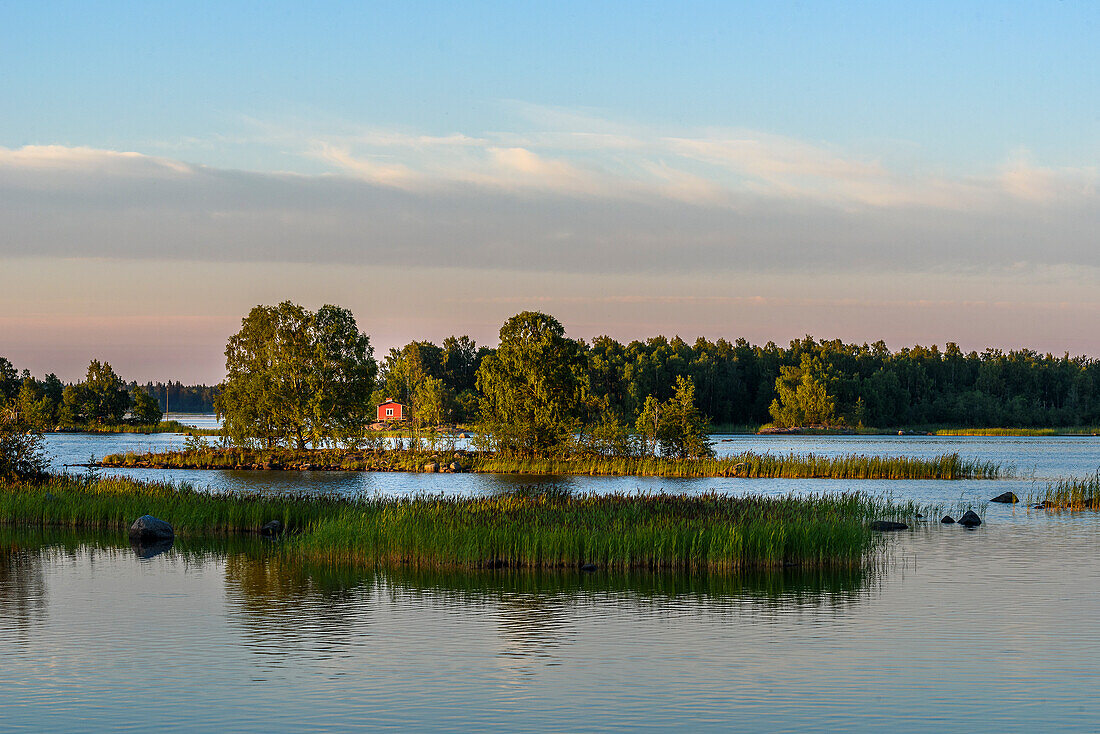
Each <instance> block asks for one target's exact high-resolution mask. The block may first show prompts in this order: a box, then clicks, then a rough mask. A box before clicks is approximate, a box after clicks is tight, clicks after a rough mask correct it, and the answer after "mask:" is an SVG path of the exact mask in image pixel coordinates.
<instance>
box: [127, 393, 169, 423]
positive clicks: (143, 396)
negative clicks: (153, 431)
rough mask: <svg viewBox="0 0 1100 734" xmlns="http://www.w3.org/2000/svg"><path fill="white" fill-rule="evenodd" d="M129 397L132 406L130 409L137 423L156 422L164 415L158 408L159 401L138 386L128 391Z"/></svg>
mask: <svg viewBox="0 0 1100 734" xmlns="http://www.w3.org/2000/svg"><path fill="white" fill-rule="evenodd" d="M130 399H131V401H132V403H133V406H134V407H133V409H132V412H133V414H134V420H135V421H137V422H138V423H142V424H145V425H151V424H157V423H160V419H161V418H163V417H164V412H163V411H162V410H161V409H160V403H158V402H157V401H156V398H154V397H153V396H152V395H150V394H149V393H147V392H145V391H144V390H142V389H141V388H140V387H135V388H134V389H133V390H132V391H131V392H130Z"/></svg>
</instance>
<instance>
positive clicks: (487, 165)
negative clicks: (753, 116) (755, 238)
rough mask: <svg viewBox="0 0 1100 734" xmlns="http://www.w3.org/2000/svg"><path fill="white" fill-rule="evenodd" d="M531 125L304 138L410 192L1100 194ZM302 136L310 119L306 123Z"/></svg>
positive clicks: (865, 204) (981, 204)
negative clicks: (477, 188)
mask: <svg viewBox="0 0 1100 734" xmlns="http://www.w3.org/2000/svg"><path fill="white" fill-rule="evenodd" d="M512 107H513V108H514V109H515V111H516V112H517V113H518V114H519V115H520V117H522V118H523V120H524V121H525V124H526V125H527V127H525V128H524V131H523V132H507V131H505V132H500V131H495V132H479V133H477V134H463V133H453V134H448V135H426V134H417V133H410V132H407V131H393V130H378V129H368V130H362V131H356V130H353V129H348V128H347V127H346V126H343V127H342V128H341V129H340V130H339V131H338V132H337V133H334V134H324V133H323V132H313V133H310V134H308V135H306V136H305V137H304V138H303V139H302V141H301V143H300V147H301V148H302V149H303V151H305V152H306V154H307V155H310V156H313V157H315V158H318V159H321V160H323V161H325V162H326V163H327V164H329V165H331V166H332V170H333V171H334V172H341V173H345V174H348V175H353V176H356V177H359V178H362V179H363V180H366V181H370V182H372V183H377V184H380V185H384V186H393V187H396V188H401V189H406V190H414V189H419V190H429V189H435V190H439V189H441V188H446V187H448V186H453V185H474V186H482V187H486V188H498V189H506V190H512V191H537V192H552V193H556V194H560V195H563V196H579V197H591V196H597V197H605V198H612V199H621V198H630V199H635V200H640V199H647V198H653V197H657V198H667V199H671V200H679V201H698V202H700V203H704V204H706V205H709V206H726V207H739V206H743V204H744V199H745V197H746V196H753V197H763V198H767V199H771V200H774V201H786V202H792V203H799V202H812V203H817V204H821V205H826V206H834V207H839V208H842V209H852V208H856V209H859V208H909V207H916V208H926V209H944V210H951V211H961V210H968V209H974V208H981V209H988V208H991V207H996V206H998V205H999V204H1003V202H1004V200H1006V199H1024V200H1028V201H1045V202H1048V203H1049V202H1051V201H1053V200H1054V199H1056V198H1057V199H1060V200H1062V201H1065V200H1066V199H1067V198H1078V199H1079V198H1082V197H1084V198H1090V197H1095V195H1096V186H1097V181H1098V178H1100V176H1098V173H1097V171H1096V170H1095V169H1089V168H1081V169H1073V170H1065V169H1063V170H1054V169H1043V168H1038V167H1035V166H1032V165H1029V164H1028V163H1027V162H1026V161H1025V160H1024V159H1022V158H1021V157H1020V156H1019V155H1018V154H1016V153H1013V154H1012V155H1011V156H1010V157H1009V159H1008V161H1007V162H1006V164H1005V165H1004V166H1003V167H1002V168H1001V169H999V170H991V171H988V172H973V173H971V174H970V175H966V176H960V177H954V178H953V177H949V176H946V175H944V174H942V173H940V172H938V171H936V170H931V171H920V170H911V169H910V170H906V169H900V168H897V167H892V166H891V165H890V164H889V163H888V162H884V161H882V160H880V159H878V158H875V157H869V156H865V155H861V154H859V153H858V152H849V151H844V150H841V149H838V148H837V147H835V146H830V145H827V144H821V143H812V142H807V141H802V140H796V139H793V138H788V137H784V136H778V135H774V134H769V133H765V132H761V131H754V130H746V129H738V128H731V129H713V128H708V129H704V130H667V129H658V128H654V127H652V126H646V125H640V124H637V125H631V124H626V123H621V122H615V121H610V120H605V119H601V118H599V117H598V116H595V115H592V114H587V113H583V112H575V111H569V110H559V109H554V108H545V107H538V106H535V105H521V104H518V103H517V104H513V105H512ZM296 129H297V131H298V133H299V134H301V133H302V131H301V128H296Z"/></svg>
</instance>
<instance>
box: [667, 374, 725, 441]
mask: <svg viewBox="0 0 1100 734" xmlns="http://www.w3.org/2000/svg"><path fill="white" fill-rule="evenodd" d="M659 414H660V421H659V423H658V426H657V440H658V442H659V443H660V446H661V453H662V455H664V456H668V457H670V458H673V459H700V458H705V457H708V456H713V455H714V450H713V449H712V448H711V445H710V440H709V439H708V438H707V420H706V418H704V417H703V414H702V413H701V412H700V410H699V409H698V408H697V407H696V406H695V383H693V382H692V380H691V378H690V377H677V378H676V394H675V395H673V396H672V397H671V398H669V399H668V400H667V401H666V402H665V403H664V405H663V406H662V409H661V410H660V413H659Z"/></svg>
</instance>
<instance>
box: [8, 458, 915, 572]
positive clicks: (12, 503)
mask: <svg viewBox="0 0 1100 734" xmlns="http://www.w3.org/2000/svg"><path fill="white" fill-rule="evenodd" d="M916 512H917V508H916V507H914V506H912V505H904V506H902V505H894V504H891V503H889V502H886V501H882V500H877V499H871V498H869V497H867V496H865V495H863V494H858V493H851V494H835V495H820V496H816V497H810V498H793V497H724V496H716V495H705V496H694V497H687V496H681V495H663V494H658V495H648V496H627V495H618V494H616V495H606V496H591V495H582V496H573V495H544V494H537V495H501V496H494V497H479V498H442V497H417V498H401V499H396V498H394V499H368V500H347V499H340V498H333V497H323V498H299V497H289V496H276V497H265V496H259V495H250V496H241V495H211V494H206V493H203V492H199V491H197V490H195V489H193V488H191V487H188V486H180V487H177V486H175V485H172V484H164V483H157V482H135V481H131V480H125V479H117V478H112V479H99V480H83V479H78V478H72V477H54V478H52V479H51V480H49V481H48V482H45V483H41V484H10V483H9V484H0V522H3V523H7V524H13V525H21V526H34V527H58V526H60V527H71V528H83V529H96V530H115V531H118V532H123V531H124V530H126V529H127V528H128V527H129V526H130V524H131V523H132V522H133V520H134V519H135V518H137V517H139V516H141V515H144V514H151V515H155V516H157V517H159V518H161V519H163V520H166V521H168V522H169V523H171V524H172V525H173V527H174V528H175V529H176V532H177V533H179V534H183V535H196V534H226V533H254V532H258V531H259V529H260V527H262V525H263V524H264V523H265V522H267V521H269V520H280V521H281V522H283V524H284V526H285V527H286V528H287V531H288V535H287V536H286V538H285V540H284V541H283V542H282V543H281V544H280V545H279V552H281V553H284V554H286V555H287V556H289V557H292V558H296V559H300V560H303V561H309V562H314V563H320V564H324V565H330V566H349V567H372V566H391V565H394V566H407V567H414V568H443V567H494V568H495V567H510V568H511V567H515V568H563V567H564V568H569V567H578V566H580V565H583V564H595V565H597V566H598V567H600V568H609V569H622V570H626V569H679V570H692V571H702V570H735V569H740V568H746V567H766V566H782V565H785V564H797V565H804V566H834V565H857V564H859V563H861V562H863V561H864V560H865V559H866V558H867V555H868V553H870V552H871V551H872V550H873V549H874V548H875V547H876V544H877V543H878V542H880V541H879V540H878V538H879V536H877V535H876V534H875V533H873V532H872V531H870V530H869V529H868V523H869V522H870V521H871V520H874V519H898V518H900V519H905V518H909V517H912V516H914V515H915V514H916Z"/></svg>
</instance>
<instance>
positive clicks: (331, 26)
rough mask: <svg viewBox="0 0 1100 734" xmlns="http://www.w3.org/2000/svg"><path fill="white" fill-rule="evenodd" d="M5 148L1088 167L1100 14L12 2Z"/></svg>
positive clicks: (818, 7)
mask: <svg viewBox="0 0 1100 734" xmlns="http://www.w3.org/2000/svg"><path fill="white" fill-rule="evenodd" d="M3 7H4V10H3V23H2V24H0V70H2V72H0V98H2V99H4V100H5V101H4V113H3V115H2V116H0V144H3V145H5V146H7V147H18V146H21V145H25V144H66V145H85V146H91V147H102V148H110V149H126V150H130V149H139V150H140V151H141V152H154V151H160V150H163V151H167V150H169V149H170V146H172V145H180V139H189V138H196V139H198V140H200V141H204V142H205V144H206V147H200V146H199V145H198V144H196V145H195V147H193V148H191V149H189V150H187V151H186V152H187V154H188V155H187V156H186V158H187V159H188V160H192V161H194V162H202V163H208V164H211V165H218V166H229V167H238V166H239V167H246V168H262V169H270V168H283V167H286V166H287V165H289V164H288V162H287V161H286V159H284V158H281V157H280V156H279V151H277V150H256V149H246V148H243V147H241V146H234V145H229V144H228V143H226V144H223V145H218V144H217V142H216V141H217V139H218V138H240V137H248V136H250V135H251V134H252V133H254V132H255V130H254V128H253V127H252V126H250V125H249V124H248V122H247V120H258V121H262V122H274V123H281V122H284V121H286V120H287V119H295V120H297V119H302V118H305V119H317V120H319V121H320V124H322V125H323V124H329V123H334V122H335V121H343V122H346V123H348V124H354V125H365V126H366V125H369V126H374V127H385V128H402V129H409V130H414V131H417V132H423V133H428V134H434V135H443V134H447V133H453V132H471V131H474V132H478V131H485V130H505V129H508V130H515V129H517V128H518V127H521V126H520V124H519V122H518V121H517V120H516V119H515V115H514V114H512V109H511V108H510V106H509V104H508V103H509V102H512V101H519V102H526V103H533V104H537V105H542V106H548V107H559V108H567V109H587V110H592V111H594V112H595V113H596V114H597V115H598V116H601V117H608V118H612V119H616V120H626V121H630V122H633V123H641V124H651V125H655V126H670V127H676V128H685V127H690V128H703V127H711V126H714V127H736V128H749V129H753V130H764V131H767V132H770V133H774V134H777V135H785V136H790V137H795V138H799V139H803V140H808V141H819V142H821V141H824V142H828V143H832V144H836V145H841V146H844V147H848V148H856V149H859V150H870V151H871V152H872V153H873V154H876V155H880V154H881V155H891V154H893V155H899V156H902V157H905V156H919V157H920V159H921V160H923V161H929V162H934V163H935V164H936V165H939V166H943V167H944V168H946V169H948V170H956V169H962V168H967V169H973V168H975V167H982V166H993V165H994V164H996V163H998V162H1000V161H1001V159H1002V158H1003V157H1004V156H1005V155H1006V152H1008V151H1011V150H1014V149H1016V148H1019V147H1024V148H1027V149H1028V150H1030V151H1031V152H1032V153H1033V154H1034V155H1035V156H1036V157H1038V158H1039V159H1041V160H1043V161H1044V162H1046V163H1047V164H1049V165H1073V164H1077V163H1078V162H1079V161H1080V160H1081V159H1082V158H1083V157H1084V158H1091V159H1092V160H1093V161H1094V162H1095V160H1096V158H1097V156H1098V155H1100V41H1098V39H1100V5H1098V4H1096V3H1092V2H1074V1H1067V2H1046V1H1035V2H1016V3H1013V2H1003V1H1001V2H980V3H973V2H970V3H968V2H920V3H908V2H906V3H901V2H868V3H856V2H845V3H805V2H797V3H795V2H775V3H772V2H768V3H731V2H715V3H692V2H684V3H680V2H677V3H663V4H653V3H644V4H643V3H593V2H556V3H514V2H507V3H484V2H462V3H453V2H444V3H415V2H399V3H276V2H256V3H232V2H205V3H204V2H199V3H167V2H162V3H132V4H129V3H115V4H111V3H86V2H73V3H52V2H33V3H25V2H19V3H5V4H4V6H3ZM895 146H914V147H915V149H916V151H917V152H914V151H913V150H912V149H910V148H908V147H906V148H905V149H903V151H901V152H893V153H892V151H891V149H892V148H893V147H895Z"/></svg>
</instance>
